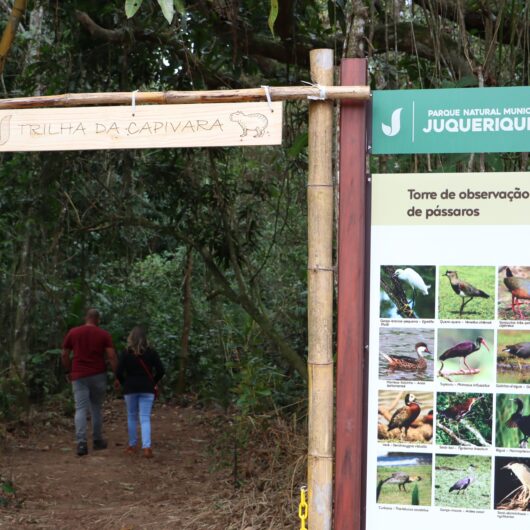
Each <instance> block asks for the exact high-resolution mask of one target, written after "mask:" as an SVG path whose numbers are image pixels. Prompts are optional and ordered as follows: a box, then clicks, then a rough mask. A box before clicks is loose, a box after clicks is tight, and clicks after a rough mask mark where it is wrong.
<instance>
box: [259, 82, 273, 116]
mask: <svg viewBox="0 0 530 530" xmlns="http://www.w3.org/2000/svg"><path fill="white" fill-rule="evenodd" d="M261 88H263V89H264V90H265V97H266V98H267V103H268V104H269V109H270V111H271V112H274V109H273V108H272V97H271V90H270V88H271V87H270V86H269V85H261Z"/></svg>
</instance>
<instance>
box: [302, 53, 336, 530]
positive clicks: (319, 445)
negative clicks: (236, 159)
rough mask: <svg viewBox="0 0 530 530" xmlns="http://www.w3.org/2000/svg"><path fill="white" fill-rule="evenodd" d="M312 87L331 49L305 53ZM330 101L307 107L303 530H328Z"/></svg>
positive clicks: (326, 81) (326, 73)
mask: <svg viewBox="0 0 530 530" xmlns="http://www.w3.org/2000/svg"><path fill="white" fill-rule="evenodd" d="M310 65H311V78H312V80H313V82H314V83H318V84H319V85H323V86H329V85H332V84H333V50H327V49H322V50H313V51H312V52H311V54H310ZM332 133H333V103H332V102H331V101H312V102H311V103H310V104H309V141H308V142H309V176H308V187H307V208H308V343H309V344H308V348H309V352H308V372H309V425H308V430H309V440H308V500H309V518H308V523H309V528H310V529H311V530H331V520H332V482H333V350H332V334H333V263H332V260H333V257H332V243H333V179H332V139H333V134H332Z"/></svg>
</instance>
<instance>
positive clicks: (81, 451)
mask: <svg viewBox="0 0 530 530" xmlns="http://www.w3.org/2000/svg"><path fill="white" fill-rule="evenodd" d="M87 454H88V445H87V443H86V442H79V443H78V444H77V456H85V455H87Z"/></svg>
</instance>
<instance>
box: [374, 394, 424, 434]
mask: <svg viewBox="0 0 530 530" xmlns="http://www.w3.org/2000/svg"><path fill="white" fill-rule="evenodd" d="M432 403H433V395H432V392H418V393H416V394H413V393H412V392H395V391H393V390H380V391H379V422H378V427H377V435H378V439H379V440H380V441H386V442H393V443H404V442H407V443H430V441H431V439H432V434H433V427H432V420H431V422H430V423H429V421H428V419H427V421H424V419H425V416H426V414H425V413H424V414H423V415H421V412H422V407H423V408H424V410H425V411H427V410H430V409H432V408H433V406H432Z"/></svg>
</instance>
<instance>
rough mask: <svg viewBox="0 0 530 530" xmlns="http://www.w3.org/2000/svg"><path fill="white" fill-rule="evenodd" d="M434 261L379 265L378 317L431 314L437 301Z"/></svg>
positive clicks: (407, 316) (421, 316)
mask: <svg viewBox="0 0 530 530" xmlns="http://www.w3.org/2000/svg"><path fill="white" fill-rule="evenodd" d="M435 284H436V267H435V266H434V265H384V266H382V267H381V285H380V304H379V305H380V315H379V316H380V317H381V318H434V316H435V315H434V311H435V307H434V306H435V301H436V288H435Z"/></svg>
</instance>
